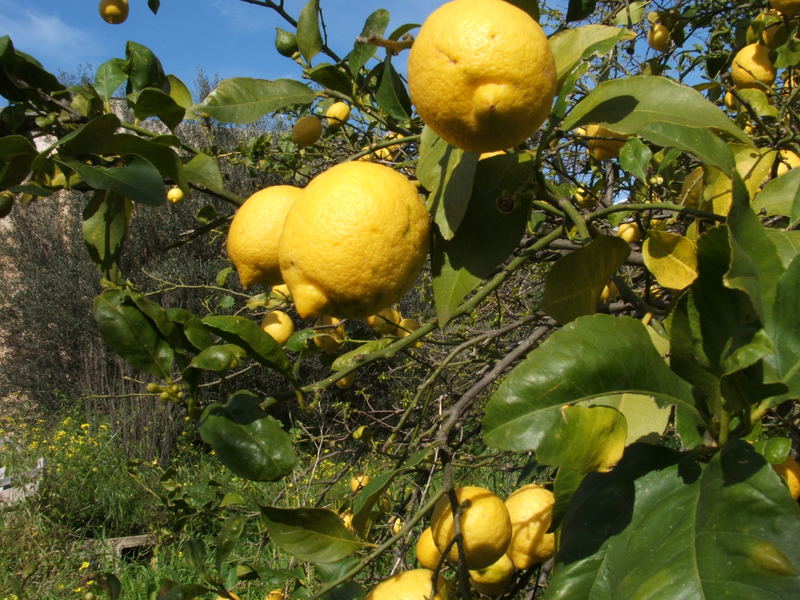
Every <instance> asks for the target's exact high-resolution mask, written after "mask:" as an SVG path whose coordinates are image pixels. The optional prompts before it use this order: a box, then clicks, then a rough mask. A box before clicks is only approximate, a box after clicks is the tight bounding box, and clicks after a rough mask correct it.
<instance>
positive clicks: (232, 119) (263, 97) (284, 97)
mask: <svg viewBox="0 0 800 600" xmlns="http://www.w3.org/2000/svg"><path fill="white" fill-rule="evenodd" d="M314 97H315V95H314V92H313V90H311V88H309V87H308V86H306V85H304V84H302V83H300V82H299V81H294V80H292V79H276V80H275V81H269V80H266V79H253V78H251V77H234V78H231V79H224V80H222V81H221V82H220V83H219V85H218V86H217V87H216V88H214V91H212V92H211V93H210V94H209V95H208V97H206V99H205V100H203V102H202V103H200V104H198V105H197V106H195V107H194V108H193V109H192V110H193V112H195V113H197V114H205V115H208V116H210V117H212V118H214V119H216V120H217V121H221V122H223V123H252V122H253V121H257V120H258V119H260V118H261V117H263V116H264V115H266V114H268V113H271V112H274V111H276V110H280V109H282V108H285V107H287V106H291V105H294V104H299V105H308V104H311V102H313V101H314Z"/></svg>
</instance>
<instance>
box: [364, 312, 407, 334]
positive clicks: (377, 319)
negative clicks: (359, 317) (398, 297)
mask: <svg viewBox="0 0 800 600" xmlns="http://www.w3.org/2000/svg"><path fill="white" fill-rule="evenodd" d="M402 320H403V317H402V316H401V315H400V311H399V310H397V309H395V308H384V309H383V310H382V311H379V312H378V313H377V314H375V315H370V316H368V317H367V325H369V326H370V327H372V328H373V329H374V330H375V332H376V333H378V334H379V335H397V325H398V324H399V323H400V321H402Z"/></svg>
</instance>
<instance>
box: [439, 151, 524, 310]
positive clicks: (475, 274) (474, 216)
mask: <svg viewBox="0 0 800 600" xmlns="http://www.w3.org/2000/svg"><path fill="white" fill-rule="evenodd" d="M531 164H532V157H531V155H530V154H527V153H521V154H513V155H512V154H509V155H505V156H497V157H492V158H489V159H485V160H482V161H480V162H479V163H478V165H477V170H476V181H480V182H483V183H482V184H481V185H476V186H475V187H474V189H473V190H472V193H471V198H470V200H469V204H468V207H467V212H466V214H465V215H464V217H463V220H462V222H461V225H460V226H459V229H458V232H457V233H456V234H455V236H454V237H453V238H452V239H451V240H449V241H446V240H444V239H442V238H441V236H439V235H437V234H434V236H433V245H432V248H431V268H432V271H433V294H434V302H435V304H436V314H437V316H438V318H439V323H440V324H442V325H443V324H444V323H446V322H447V321H448V320H449V319H450V316H451V315H452V314H453V311H454V310H455V308H456V307H457V306H458V305H459V304H460V303H461V301H462V300H463V299H464V297H465V296H466V295H467V293H469V291H470V290H471V289H472V288H474V287H475V285H477V283H478V282H479V281H481V280H482V279H485V278H487V277H489V276H490V275H491V274H492V272H493V271H494V270H495V269H497V267H498V265H500V264H502V262H503V261H504V260H506V259H507V258H508V257H509V255H510V254H511V253H512V252H513V251H514V249H515V248H516V247H517V245H518V244H519V241H520V240H521V239H522V236H523V235H524V234H525V227H526V224H527V219H528V214H529V211H530V201H529V199H528V197H527V196H525V195H523V194H520V193H519V190H520V189H521V187H522V186H523V185H524V183H525V182H526V181H527V179H528V178H529V177H530V170H531Z"/></svg>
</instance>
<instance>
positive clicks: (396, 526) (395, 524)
mask: <svg viewBox="0 0 800 600" xmlns="http://www.w3.org/2000/svg"><path fill="white" fill-rule="evenodd" d="M403 525H405V523H404V522H403V519H401V518H400V517H395V519H394V521H392V535H397V534H398V533H400V532H401V531H402V530H403Z"/></svg>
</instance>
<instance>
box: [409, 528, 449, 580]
mask: <svg viewBox="0 0 800 600" xmlns="http://www.w3.org/2000/svg"><path fill="white" fill-rule="evenodd" d="M414 552H415V554H416V556H417V560H418V561H419V564H421V565H422V566H423V567H425V568H426V569H431V570H434V569H436V567H437V566H438V565H439V560H440V559H441V558H442V553H441V552H439V549H438V548H437V547H436V544H434V543H433V532H432V531H431V528H430V527H427V528H425V531H423V532H422V533H421V534H420V536H419V538H418V539H417V545H416V546H415V548H414Z"/></svg>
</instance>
